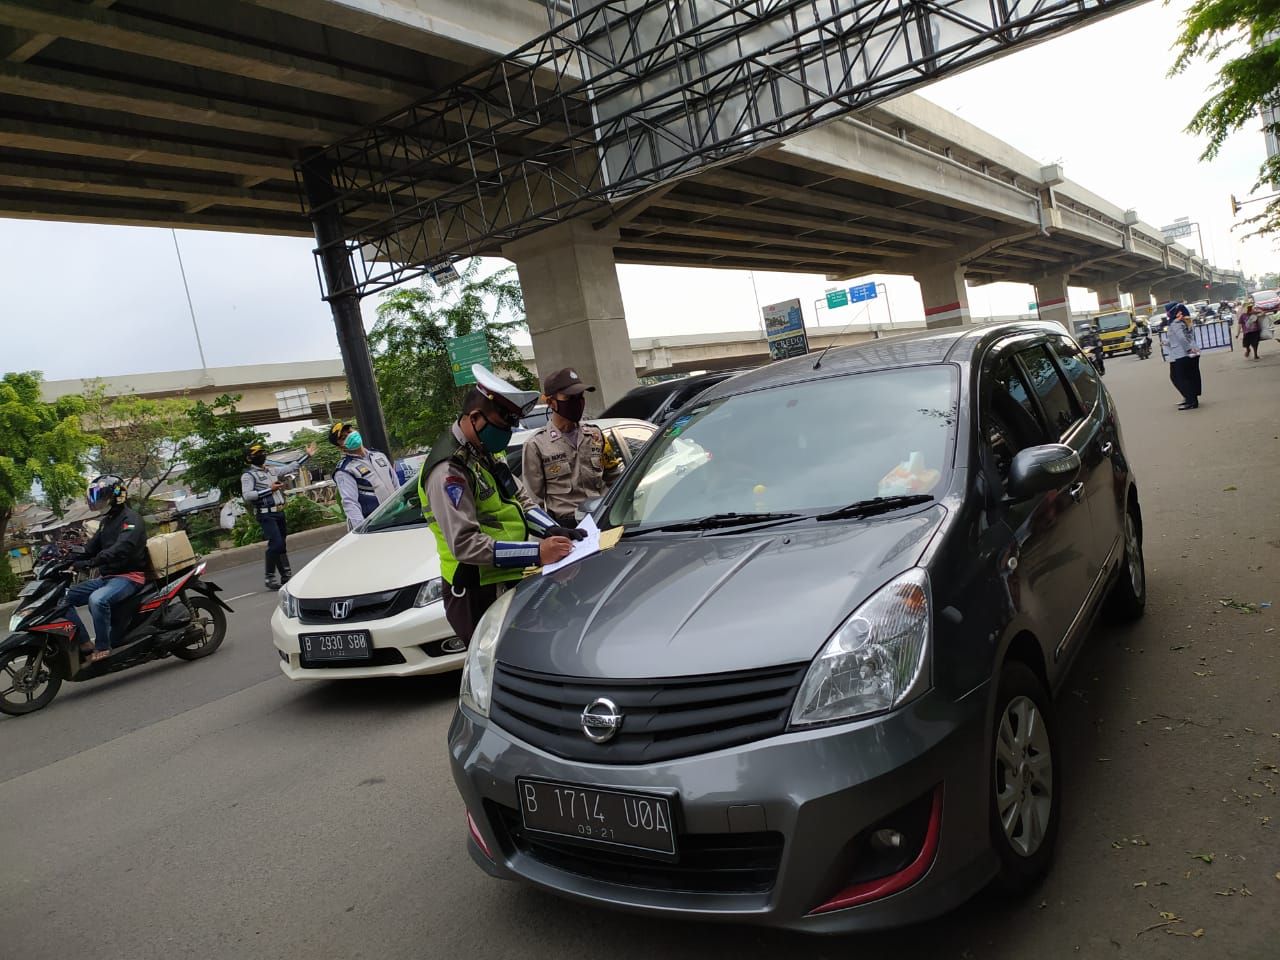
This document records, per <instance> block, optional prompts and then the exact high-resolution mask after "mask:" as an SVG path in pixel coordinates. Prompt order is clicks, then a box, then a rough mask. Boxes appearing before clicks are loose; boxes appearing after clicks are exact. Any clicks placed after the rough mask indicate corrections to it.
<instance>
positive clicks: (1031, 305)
mask: <svg viewBox="0 0 1280 960" xmlns="http://www.w3.org/2000/svg"><path fill="white" fill-rule="evenodd" d="M1038 309H1039V307H1038V306H1037V305H1036V302H1035V301H1034V300H1032V301H1031V302H1030V303H1028V304H1027V310H1028V312H1030V313H1035V312H1036V310H1038Z"/></svg>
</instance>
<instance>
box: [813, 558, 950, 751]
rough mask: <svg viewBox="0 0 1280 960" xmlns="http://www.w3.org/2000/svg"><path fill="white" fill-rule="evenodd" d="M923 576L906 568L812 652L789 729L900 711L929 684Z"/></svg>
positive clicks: (926, 591) (926, 597) (928, 626)
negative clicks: (904, 571) (905, 570)
mask: <svg viewBox="0 0 1280 960" xmlns="http://www.w3.org/2000/svg"><path fill="white" fill-rule="evenodd" d="M929 606H930V602H929V578H928V577H927V576H926V575H925V572H924V571H923V570H918V569H917V570H909V571H907V572H906V573H904V574H902V575H901V576H899V577H896V578H894V579H893V580H890V581H889V582H888V583H886V584H885V585H884V586H883V587H881V588H880V589H879V590H877V591H876V592H875V593H874V594H872V595H871V597H869V598H868V599H867V601H866V602H865V603H864V604H862V606H860V607H859V608H858V609H857V610H855V611H854V612H853V614H852V615H851V616H850V617H849V618H848V619H847V620H845V622H844V623H843V624H842V625H841V626H840V629H839V630H837V631H836V632H835V634H834V635H833V636H832V637H831V639H830V640H828V641H827V643H826V645H825V646H824V647H823V648H822V650H821V651H819V653H818V655H817V657H815V658H814V660H813V663H812V664H811V665H810V666H809V672H808V673H806V674H805V678H804V682H803V683H802V684H800V692H799V693H798V694H797V695H796V702H795V706H794V707H792V709H791V724H792V726H807V725H811V724H816V723H831V722H832V721H835V720H852V719H854V718H856V717H862V716H866V715H868V714H872V713H883V712H884V711H886V710H892V709H893V708H894V707H898V706H901V705H902V704H904V703H906V702H907V701H909V700H912V699H914V698H915V697H916V696H918V695H919V694H920V693H923V692H924V691H925V690H926V689H927V688H928V686H929V669H928V664H929V637H930V635H931V623H930V621H931V617H930V611H929Z"/></svg>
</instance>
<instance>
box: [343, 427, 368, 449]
mask: <svg viewBox="0 0 1280 960" xmlns="http://www.w3.org/2000/svg"><path fill="white" fill-rule="evenodd" d="M342 445H343V446H344V447H346V448H347V449H348V450H350V451H352V452H353V453H354V452H355V451H356V450H359V449H360V448H361V447H362V446H363V445H364V437H362V436H360V431H359V430H352V431H351V432H350V433H348V434H347V439H345V440H343V441H342Z"/></svg>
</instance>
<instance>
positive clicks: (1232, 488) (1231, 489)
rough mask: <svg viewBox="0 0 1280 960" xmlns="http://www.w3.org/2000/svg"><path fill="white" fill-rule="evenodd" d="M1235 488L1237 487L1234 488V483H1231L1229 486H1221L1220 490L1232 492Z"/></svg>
mask: <svg viewBox="0 0 1280 960" xmlns="http://www.w3.org/2000/svg"><path fill="white" fill-rule="evenodd" d="M1236 489H1237V488H1236V486H1235V484H1232V485H1231V486H1229V487H1223V488H1222V492H1223V493H1231V492H1233V491H1234V490H1236Z"/></svg>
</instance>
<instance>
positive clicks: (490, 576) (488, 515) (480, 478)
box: [418, 457, 529, 585]
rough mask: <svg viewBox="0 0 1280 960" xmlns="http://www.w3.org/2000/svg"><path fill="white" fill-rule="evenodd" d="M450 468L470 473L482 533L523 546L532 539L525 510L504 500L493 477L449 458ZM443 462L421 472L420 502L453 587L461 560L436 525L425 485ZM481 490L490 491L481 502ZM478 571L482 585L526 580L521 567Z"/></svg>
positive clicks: (443, 570)
mask: <svg viewBox="0 0 1280 960" xmlns="http://www.w3.org/2000/svg"><path fill="white" fill-rule="evenodd" d="M448 461H449V463H450V465H452V466H455V467H457V468H458V469H460V470H465V471H466V472H467V479H469V480H470V481H471V496H472V499H473V500H474V501H475V505H476V522H477V523H478V524H479V526H480V530H481V532H482V533H484V534H485V535H487V536H490V537H492V538H493V539H494V540H502V541H515V542H521V541H524V540H528V539H529V528H528V526H527V525H526V524H525V521H524V510H523V509H521V507H520V504H519V503H517V502H515V501H514V500H504V499H503V498H502V494H501V493H499V492H498V484H497V481H495V480H494V478H493V475H492V474H491V473H489V471H488V470H486V469H485V468H484V466H483V465H481V464H479V463H470V462H459V460H458V459H457V458H456V457H449V458H448ZM440 462H443V461H437V462H436V463H434V464H433V463H430V462H428V463H424V464H423V465H422V470H421V471H420V472H419V473H418V502H419V503H421V504H422V516H423V517H424V518H425V519H426V521H427V523H428V524H429V525H430V526H431V532H432V533H434V534H435V537H436V550H437V552H438V553H439V554H440V575H441V576H442V577H444V579H445V582H446V583H453V580H454V576H455V575H456V574H457V572H458V558H457V557H455V556H454V555H453V551H452V550H450V549H449V544H448V542H447V541H446V540H445V538H444V532H443V531H442V530H441V529H440V524H438V523H436V518H435V517H434V516H433V515H432V513H431V502H430V500H429V499H428V498H427V491H426V486H425V484H426V481H427V476H428V475H429V474H430V473H431V471H432V470H434V469H435V468H436V467H437V466H439V464H440ZM482 490H487V491H489V494H488V496H486V497H484V498H481V496H480V493H481V491H482ZM476 569H477V570H478V571H479V573H480V583H481V584H482V585H484V584H490V583H504V582H506V581H508V580H520V579H522V578H523V577H524V569H523V568H521V567H502V568H498V567H495V566H493V565H492V564H488V563H485V564H477V566H476Z"/></svg>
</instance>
